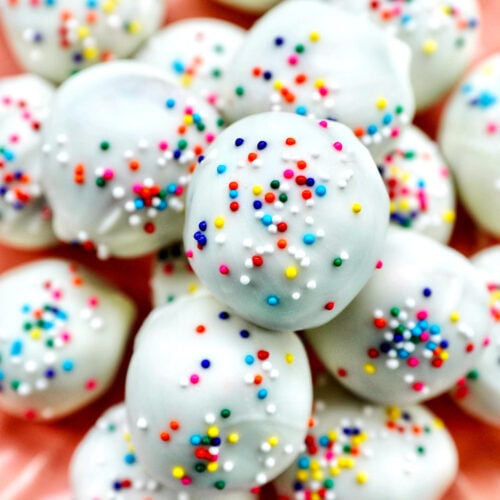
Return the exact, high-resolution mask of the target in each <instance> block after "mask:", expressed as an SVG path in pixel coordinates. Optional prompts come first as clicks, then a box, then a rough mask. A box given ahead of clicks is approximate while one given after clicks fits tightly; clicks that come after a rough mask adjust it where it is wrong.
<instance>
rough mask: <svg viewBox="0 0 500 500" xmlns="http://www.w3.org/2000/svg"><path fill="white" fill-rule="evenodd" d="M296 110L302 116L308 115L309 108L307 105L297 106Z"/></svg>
mask: <svg viewBox="0 0 500 500" xmlns="http://www.w3.org/2000/svg"><path fill="white" fill-rule="evenodd" d="M295 112H296V113H297V114H298V115H300V116H306V115H307V108H306V107H305V106H297V109H296V110H295Z"/></svg>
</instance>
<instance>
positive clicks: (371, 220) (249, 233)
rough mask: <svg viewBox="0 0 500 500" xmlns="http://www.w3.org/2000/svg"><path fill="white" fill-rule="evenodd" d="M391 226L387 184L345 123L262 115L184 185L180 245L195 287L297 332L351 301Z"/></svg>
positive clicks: (222, 144) (240, 126)
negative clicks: (198, 282)
mask: <svg viewBox="0 0 500 500" xmlns="http://www.w3.org/2000/svg"><path fill="white" fill-rule="evenodd" d="M207 186H209V187H210V188H209V189H208V188H207ZM387 226H388V197H387V192H386V190H385V187H384V184H383V182H382V179H381V177H380V175H379V173H378V171H377V169H376V166H375V163H374V162H373V160H372V158H371V156H370V154H369V152H368V150H367V149H366V148H365V147H363V145H362V144H361V143H360V142H359V141H358V140H357V139H356V138H355V137H354V135H353V133H352V132H351V131H350V130H349V129H348V128H347V127H346V126H344V125H342V124H340V123H336V122H327V121H322V122H321V123H320V124H319V125H318V124H316V123H314V122H313V121H311V120H308V119H307V118H304V117H301V116H297V115H295V114H292V113H279V112H269V113H262V114H258V115H252V116H249V117H247V118H244V119H242V120H240V121H238V122H236V123H234V124H233V125H231V126H230V127H228V128H227V129H226V130H224V132H222V134H221V135H220V136H219V137H218V138H217V139H216V140H215V141H214V143H213V145H212V147H211V148H210V149H209V150H207V154H206V157H205V158H204V160H203V161H202V163H200V165H199V166H198V168H197V169H196V171H195V173H194V174H193V177H192V182H191V184H190V186H189V190H188V195H187V213H186V224H185V229H184V247H185V249H186V254H187V256H188V257H189V259H190V263H191V266H192V267H193V269H194V271H195V273H196V275H197V276H198V278H199V279H200V280H201V282H202V283H203V284H204V285H205V286H206V287H207V288H208V289H209V290H210V291H211V292H212V293H213V294H214V295H215V296H216V297H218V298H219V300H221V301H222V302H225V303H227V304H228V305H229V306H230V307H232V308H233V309H235V310H236V311H237V312H238V314H240V315H241V316H242V317H244V318H246V319H248V320H249V321H252V322H254V323H256V324H259V325H261V326H263V327H265V328H270V329H274V330H280V329H293V330H300V329H302V328H307V327H313V326H318V325H320V324H322V323H325V322H326V321H328V320H329V319H331V318H333V317H334V316H335V315H337V314H338V313H339V312H340V311H342V309H343V308H344V307H345V306H346V305H347V304H348V303H349V302H350V301H351V300H352V299H353V298H354V297H355V296H356V294H357V293H358V292H359V290H360V289H361V288H362V287H363V285H364V284H365V283H366V282H367V280H368V279H369V277H370V276H371V274H372V273H373V271H374V269H375V266H376V264H377V261H378V259H379V258H380V252H381V248H382V244H383V241H384V236H385V231H386V228H387Z"/></svg>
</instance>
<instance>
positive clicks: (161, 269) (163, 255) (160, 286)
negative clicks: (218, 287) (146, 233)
mask: <svg viewBox="0 0 500 500" xmlns="http://www.w3.org/2000/svg"><path fill="white" fill-rule="evenodd" d="M202 289H203V285H202V284H201V283H200V280H199V279H198V278H197V277H196V275H195V274H194V271H193V269H192V268H191V266H190V264H189V261H188V260H187V259H186V256H185V253H184V248H183V246H182V244H180V243H174V244H173V245H170V246H169V247H165V248H162V249H161V250H160V251H158V253H157V254H156V259H155V261H154V264H153V275H152V277H151V291H152V299H153V306H154V307H158V306H161V305H163V304H167V303H170V302H173V301H174V300H176V299H178V298H179V297H181V296H183V295H193V294H195V293H198V292H199V291H200V290H202Z"/></svg>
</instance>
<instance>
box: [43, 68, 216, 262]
mask: <svg viewBox="0 0 500 500" xmlns="http://www.w3.org/2000/svg"><path fill="white" fill-rule="evenodd" d="M220 125H221V123H220V122H219V117H218V115H217V113H216V112H215V111H214V110H213V108H212V107H211V106H209V105H208V104H205V103H202V102H198V101H197V99H195V98H194V97H192V96H191V94H189V93H187V92H186V91H184V90H183V89H181V88H179V87H177V86H176V85H174V84H173V83H172V82H170V81H169V80H168V78H167V77H166V76H165V75H164V74H163V73H162V72H161V71H158V70H156V69H154V68H150V67H148V66H146V65H143V64H141V63H138V62H131V61H120V62H112V63H108V64H102V65H98V66H94V67H92V68H89V69H87V70H85V71H83V72H81V73H80V74H78V75H76V76H74V77H73V78H71V79H70V80H68V81H67V82H65V84H64V85H63V86H62V87H61V88H60V90H59V91H58V94H57V98H56V99H55V102H54V107H53V112H52V114H51V117H50V119H49V120H48V121H47V124H46V127H45V132H44V141H45V146H44V152H45V156H44V172H45V176H44V188H45V190H46V193H47V197H48V199H49V201H50V203H51V206H52V209H53V211H54V230H55V232H56V234H57V235H58V237H59V238H60V239H61V240H63V241H71V242H77V243H80V244H83V245H85V246H92V245H94V246H95V247H97V252H98V255H99V256H100V257H107V256H108V255H115V256H119V257H133V256H138V255H142V254H146V253H148V252H152V251H154V250H156V249H158V248H160V247H161V246H163V245H166V244H168V243H170V242H173V241H176V240H178V239H179V238H180V237H181V235H182V225H183V222H184V213H183V211H184V192H185V188H186V184H187V182H188V180H189V176H190V171H191V170H192V169H194V168H195V165H196V157H197V155H198V154H201V153H202V152H203V151H204V148H205V147H206V146H207V144H209V143H210V142H211V141H212V140H213V138H214V136H215V132H216V131H217V130H218V128H219V127H220Z"/></svg>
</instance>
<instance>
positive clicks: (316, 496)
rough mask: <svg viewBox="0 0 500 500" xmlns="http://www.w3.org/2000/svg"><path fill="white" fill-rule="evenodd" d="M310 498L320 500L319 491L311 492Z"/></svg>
mask: <svg viewBox="0 0 500 500" xmlns="http://www.w3.org/2000/svg"><path fill="white" fill-rule="evenodd" d="M311 500H321V497H320V496H319V493H317V492H313V493H312V494H311Z"/></svg>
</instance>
